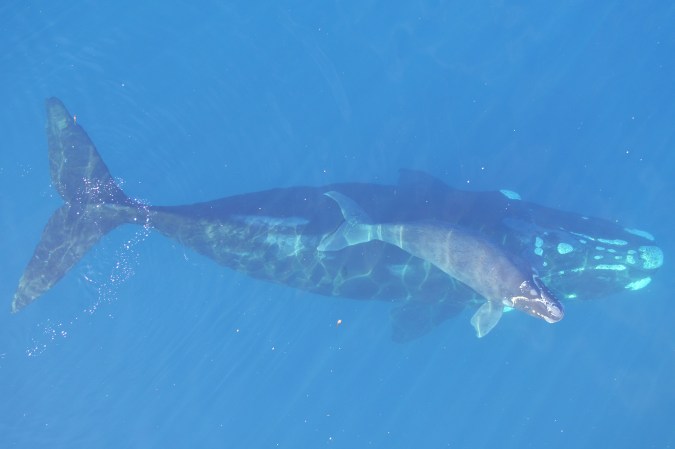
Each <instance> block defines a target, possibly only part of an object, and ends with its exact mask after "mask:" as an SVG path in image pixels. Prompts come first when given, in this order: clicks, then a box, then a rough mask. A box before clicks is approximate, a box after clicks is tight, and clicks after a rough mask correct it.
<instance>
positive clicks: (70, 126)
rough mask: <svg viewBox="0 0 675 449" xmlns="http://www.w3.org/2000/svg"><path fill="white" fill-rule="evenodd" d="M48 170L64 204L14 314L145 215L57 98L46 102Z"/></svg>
mask: <svg viewBox="0 0 675 449" xmlns="http://www.w3.org/2000/svg"><path fill="white" fill-rule="evenodd" d="M47 142H48V147H49V168H50V174H51V178H52V184H53V186H54V188H55V189H56V190H57V191H58V192H59V194H60V195H61V197H62V198H63V200H64V202H65V204H64V205H63V206H61V207H60V208H59V209H57V210H56V212H54V214H53V215H52V216H51V218H50V219H49V221H48V222H47V226H46V227H45V229H44V231H43V232H42V237H41V238H40V242H39V243H38V245H37V247H36V248H35V252H34V253H33V257H32V258H31V260H30V261H29V263H28V266H27V267H26V269H25V270H24V273H23V275H22V277H21V280H20V281H19V286H18V288H17V291H16V293H15V294H14V299H13V301H12V312H18V311H19V310H21V309H22V308H23V307H25V306H26V305H28V304H30V303H31V302H33V301H34V300H36V299H37V298H38V297H39V296H40V295H42V294H43V293H45V292H46V291H47V290H49V289H50V288H51V287H52V286H54V284H56V282H58V281H59V279H61V278H62V277H63V276H64V275H65V274H66V273H67V272H68V270H70V269H71V268H72V267H73V266H74V265H75V264H76V263H77V262H78V261H79V260H80V259H81V258H82V257H83V256H84V254H85V253H86V252H87V251H88V250H89V249H90V248H91V247H92V246H94V244H96V242H98V241H99V239H100V238H101V237H103V236H104V235H105V234H107V233H108V232H110V231H111V230H113V229H114V228H116V227H117V226H119V225H121V224H124V223H133V222H138V220H139V219H142V217H143V211H144V210H147V208H146V207H144V206H142V205H141V204H140V203H138V202H137V201H134V200H132V199H130V198H128V197H127V196H126V195H125V194H124V192H122V190H121V189H120V188H119V186H118V185H117V183H116V182H115V180H114V179H113V177H112V176H111V175H110V172H109V171H108V168H107V167H106V165H105V164H104V162H103V160H102V159H101V157H100V155H99V154H98V151H96V147H95V146H94V144H93V143H92V141H91V140H90V139H89V136H87V133H86V132H85V131H84V129H82V127H81V126H79V125H78V124H77V123H76V121H75V118H74V117H73V116H71V115H70V113H69V112H68V110H66V108H65V106H64V105H63V103H62V102H61V101H60V100H59V99H57V98H50V99H48V100H47Z"/></svg>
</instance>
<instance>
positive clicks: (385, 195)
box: [12, 98, 663, 340]
mask: <svg viewBox="0 0 675 449" xmlns="http://www.w3.org/2000/svg"><path fill="white" fill-rule="evenodd" d="M47 139H48V149H49V163H50V174H51V178H52V184H53V186H54V188H55V189H56V190H57V191H58V192H59V194H60V195H61V197H62V198H63V199H64V205H62V206H61V207H60V208H59V209H57V210H56V211H55V212H54V214H53V215H52V217H51V218H50V219H49V221H48V223H47V225H46V227H45V229H44V231H43V233H42V237H41V239H40V242H39V243H38V245H37V247H36V249H35V252H34V254H33V257H32V258H31V260H30V261H29V263H28V266H27V267H26V269H25V270H24V273H23V275H22V277H21V279H20V281H19V286H18V288H17V290H16V293H15V295H14V299H13V301H12V311H13V312H16V311H18V310H20V309H21V308H23V307H25V306H26V305H27V304H29V303H31V302H33V301H34V300H35V299H37V298H38V297H40V296H41V295H43V294H44V293H46V292H47V291H48V290H49V289H51V288H52V287H53V286H54V285H55V284H56V283H57V282H58V281H59V280H60V279H61V278H62V277H63V276H64V275H65V274H66V273H67V272H68V270H70V269H71V268H72V267H73V266H74V265H75V264H76V263H77V262H78V261H79V260H80V259H81V258H82V257H83V256H84V255H85V253H86V252H87V251H88V250H89V249H90V248H91V247H92V246H93V245H94V244H96V242H97V241H98V240H99V239H100V238H101V237H102V236H103V235H105V234H106V233H108V232H110V231H111V230H113V229H114V228H116V227H117V226H120V225H122V224H139V225H143V226H146V227H152V228H154V229H156V230H158V231H159V232H161V233H162V234H164V235H166V236H167V237H170V238H172V239H175V240H176V241H178V242H180V243H181V244H183V245H185V246H188V247H190V248H192V249H193V250H195V251H197V252H199V253H201V254H203V255H205V256H207V257H210V258H212V259H213V260H215V261H216V262H218V263H220V264H222V265H225V266H228V267H230V268H232V269H235V270H238V271H241V272H244V273H246V274H248V275H250V276H253V277H256V278H260V279H265V280H269V281H274V282H278V283H282V284H286V285H289V286H291V287H295V288H299V289H302V290H306V291H310V292H313V293H317V294H321V295H326V296H339V297H345V298H354V299H377V300H385V301H391V302H393V303H395V304H396V306H395V308H394V309H393V310H392V319H393V329H394V335H393V336H394V339H396V340H407V339H411V338H415V337H417V336H419V335H421V334H423V333H425V332H427V331H428V330H430V329H431V328H433V327H434V326H436V325H438V324H440V323H441V322H443V321H445V320H446V319H447V318H449V317H451V316H454V315H457V314H459V313H460V312H461V311H462V310H463V309H464V308H466V307H476V306H483V305H484V304H490V298H485V297H483V296H481V291H483V292H485V291H487V290H488V289H489V287H490V285H489V283H490V282H493V281H491V280H490V279H491V277H490V276H488V275H486V276H481V275H480V273H478V274H477V275H475V276H474V279H473V280H472V281H471V282H469V283H468V284H467V283H466V279H464V282H462V275H461V274H458V272H457V271H456V270H455V271H453V270H452V269H444V268H443V267H442V266H441V265H440V264H439V263H438V261H437V260H433V258H431V257H429V256H425V254H422V253H415V252H414V251H412V252H411V250H410V248H406V247H405V246H403V245H396V244H393V242H392V241H387V240H386V239H384V240H382V239H376V238H373V239H365V240H363V241H360V242H355V243H354V244H351V243H350V244H347V245H344V246H342V247H337V246H335V245H329V244H328V243H327V242H328V241H329V240H327V239H329V236H334V235H335V233H336V231H337V230H339V229H340V227H341V226H343V223H344V222H345V218H346V217H345V215H344V210H343V209H344V206H345V201H344V200H342V201H338V200H336V199H335V198H342V199H344V198H348V199H349V202H350V203H351V202H353V204H355V205H358V210H360V211H363V214H364V215H367V217H368V219H369V220H371V221H372V223H380V224H383V223H388V224H391V225H398V226H408V227H410V226H413V224H419V223H434V226H436V228H443V227H445V228H446V229H453V230H456V231H457V232H459V234H457V233H455V235H460V236H464V237H467V238H471V239H474V241H475V242H478V243H480V244H481V245H484V246H485V247H486V248H490V251H493V253H491V254H493V255H498V257H500V258H504V259H505V260H507V261H510V262H512V263H513V265H514V266H518V267H521V268H519V269H520V270H521V271H522V273H531V274H532V276H533V279H536V282H533V283H531V284H528V285H527V287H530V286H532V287H536V289H538V290H541V291H544V290H545V291H546V292H547V295H548V296H550V297H551V298H553V300H555V295H557V296H558V297H560V298H561V299H563V300H572V299H576V300H580V299H590V298H595V297H600V296H605V295H608V294H612V293H617V292H621V291H625V290H639V289H641V288H643V287H645V286H646V285H647V284H649V282H650V281H651V276H652V275H653V273H654V271H655V270H656V269H658V268H659V267H660V266H661V265H662V261H663V253H662V252H661V250H660V249H659V248H658V246H656V245H655V244H654V241H653V240H654V239H653V237H652V236H651V235H650V234H648V233H646V232H644V231H638V230H635V229H627V228H623V227H621V226H618V225H617V224H615V223H613V222H610V221H607V220H602V219H597V218H589V217H583V216H580V215H577V214H573V213H568V212H562V211H558V210H554V209H550V208H547V207H544V206H539V205H536V204H533V203H529V202H525V201H521V200H520V199H518V198H517V197H516V196H515V195H513V194H512V193H511V192H466V191H460V190H456V189H453V188H451V187H448V186H447V185H445V184H444V183H442V182H441V181H439V180H437V179H435V178H433V177H431V176H429V175H426V174H424V173H419V172H414V171H406V170H403V171H402V172H401V179H400V181H399V183H398V184H397V185H377V184H360V183H345V184H333V185H329V186H324V187H292V188H284V189H273V190H268V191H264V192H256V193H248V194H243V195H237V196H231V197H226V198H222V199H218V200H215V201H209V202H205V203H198V204H192V205H183V206H150V205H147V204H144V203H142V202H139V201H137V200H134V199H131V198H129V197H127V196H126V195H125V194H124V192H123V191H122V190H121V189H120V188H119V186H118V185H117V184H116V183H115V181H114V179H113V178H112V176H111V174H110V173H109V171H108V169H107V167H106V166H105V164H104V162H103V160H102V159H101V157H100V155H99V153H98V151H97V150H96V148H95V146H94V144H93V143H92V141H91V140H90V139H89V137H88V136H87V134H86V133H85V131H84V129H83V128H82V127H81V126H80V125H78V124H77V123H76V121H75V120H74V118H73V117H72V116H71V115H70V113H69V112H68V111H67V110H66V108H65V106H64V105H63V103H62V102H61V101H60V100H58V99H56V98H51V99H49V100H47ZM330 192H335V193H337V195H335V194H332V196H330V195H331V193H330ZM327 193H328V194H329V195H326V194H327ZM338 195H340V196H338ZM352 209H353V208H352ZM469 236H470V237H469ZM423 240H424V239H422V240H419V238H418V240H417V242H420V241H423ZM394 243H395V242H394ZM467 254H468V255H470V254H471V251H468V252H467ZM446 268H447V267H446ZM486 274H487V273H486ZM481 279H482V280H481ZM550 292H554V293H555V295H554V294H553V293H550ZM535 293H540V292H539V291H538V292H535ZM483 294H484V293H483ZM540 296H542V295H540ZM486 299H488V303H486V302H485V300H486ZM556 303H557V301H556ZM504 304H505V305H507V302H505V303H504ZM552 304H554V306H555V303H553V302H552ZM555 307H557V306H555ZM555 307H554V309H552V310H551V311H550V313H551V315H550V316H549V320H547V321H550V322H553V321H557V320H558V319H560V318H561V317H562V309H561V308H560V309H559V310H556V309H555ZM481 308H482V307H481ZM479 311H480V309H479ZM472 321H473V320H472ZM495 324H496V323H495ZM474 327H476V324H475V322H474ZM490 328H491V327H490ZM477 330H478V328H477ZM488 331H489V329H488ZM478 333H479V335H480V334H481V331H480V330H479V332H478Z"/></svg>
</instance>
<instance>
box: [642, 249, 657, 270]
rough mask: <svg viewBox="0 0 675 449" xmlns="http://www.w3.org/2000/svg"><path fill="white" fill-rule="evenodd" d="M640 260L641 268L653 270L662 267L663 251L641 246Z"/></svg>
mask: <svg viewBox="0 0 675 449" xmlns="http://www.w3.org/2000/svg"><path fill="white" fill-rule="evenodd" d="M638 249H639V251H640V259H642V268H644V269H646V270H654V269H656V268H659V267H660V266H661V265H663V251H661V248H659V247H658V246H641V247H640V248H638Z"/></svg>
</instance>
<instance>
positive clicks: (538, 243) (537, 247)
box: [534, 237, 544, 256]
mask: <svg viewBox="0 0 675 449" xmlns="http://www.w3.org/2000/svg"><path fill="white" fill-rule="evenodd" d="M543 246H544V241H543V240H542V239H541V237H536V238H535V239H534V253H535V254H536V255H537V256H543V255H544V248H543Z"/></svg>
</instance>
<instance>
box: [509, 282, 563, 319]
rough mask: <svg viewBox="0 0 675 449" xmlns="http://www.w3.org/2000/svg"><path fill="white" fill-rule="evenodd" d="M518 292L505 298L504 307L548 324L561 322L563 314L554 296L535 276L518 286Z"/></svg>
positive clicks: (560, 305) (561, 307)
mask: <svg viewBox="0 0 675 449" xmlns="http://www.w3.org/2000/svg"><path fill="white" fill-rule="evenodd" d="M518 289H519V292H518V293H517V294H515V295H514V296H511V297H509V298H506V299H505V300H504V305H505V306H507V307H512V308H514V309H516V310H520V311H521V312H525V313H527V314H528V315H531V316H533V317H535V318H540V319H542V320H544V321H546V322H548V323H556V322H558V321H560V320H562V318H563V316H564V315H565V312H564V310H563V306H562V304H561V303H560V301H558V299H557V298H556V297H555V295H554V294H553V293H552V292H551V291H550V290H549V289H548V288H547V287H546V285H544V283H543V282H542V281H541V279H540V278H539V276H537V275H536V274H534V275H532V277H531V278H530V279H528V280H525V281H523V282H522V283H521V284H520V286H519V288H518Z"/></svg>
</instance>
